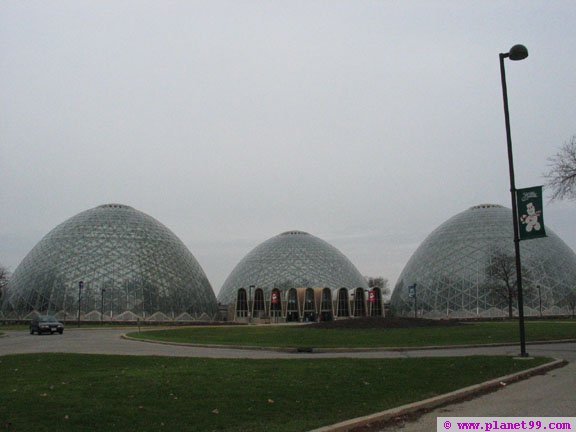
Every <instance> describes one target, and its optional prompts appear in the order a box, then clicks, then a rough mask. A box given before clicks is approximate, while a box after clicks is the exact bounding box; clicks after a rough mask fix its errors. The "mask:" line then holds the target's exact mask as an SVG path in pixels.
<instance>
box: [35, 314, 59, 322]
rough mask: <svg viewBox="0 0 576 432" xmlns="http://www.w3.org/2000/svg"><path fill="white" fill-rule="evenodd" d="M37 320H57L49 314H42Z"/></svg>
mask: <svg viewBox="0 0 576 432" xmlns="http://www.w3.org/2000/svg"><path fill="white" fill-rule="evenodd" d="M38 321H40V322H58V320H57V319H56V318H54V317H53V316H51V315H42V316H41V317H40V318H38Z"/></svg>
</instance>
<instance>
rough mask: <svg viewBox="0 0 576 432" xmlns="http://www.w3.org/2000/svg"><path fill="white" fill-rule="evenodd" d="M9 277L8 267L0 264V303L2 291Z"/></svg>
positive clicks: (0, 301) (4, 289)
mask: <svg viewBox="0 0 576 432" xmlns="http://www.w3.org/2000/svg"><path fill="white" fill-rule="evenodd" d="M9 277H10V272H9V271H8V269H7V268H6V267H4V266H3V265H2V264H0V304H1V303H2V298H3V297H4V292H5V291H6V286H7V285H8V278H9Z"/></svg>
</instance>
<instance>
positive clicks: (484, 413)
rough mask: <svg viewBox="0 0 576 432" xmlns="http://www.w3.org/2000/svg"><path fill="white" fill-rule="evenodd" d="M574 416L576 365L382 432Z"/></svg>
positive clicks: (447, 407)
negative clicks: (440, 421) (472, 420)
mask: <svg viewBox="0 0 576 432" xmlns="http://www.w3.org/2000/svg"><path fill="white" fill-rule="evenodd" d="M527 416H530V417H574V416H576V363H573V362H571V363H570V364H569V365H568V366H565V367H563V368H560V369H555V370H553V371H551V372H549V373H547V374H546V375H540V376H535V377H532V378H530V379H527V380H524V381H520V382H517V383H514V384H512V385H509V386H506V387H505V388H503V389H501V390H499V391H497V392H494V393H489V394H486V395H483V396H480V397H477V398H475V399H472V400H468V401H465V402H462V403H458V404H453V405H448V406H446V407H443V408H439V409H436V410H434V411H431V412H429V413H427V414H425V415H423V416H421V417H419V418H418V419H416V420H414V421H410V422H407V423H398V424H395V425H390V426H389V427H386V428H384V429H382V428H375V429H373V431H379V432H392V431H402V432H429V431H435V430H436V418H437V417H527Z"/></svg>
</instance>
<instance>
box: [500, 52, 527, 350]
mask: <svg viewBox="0 0 576 432" xmlns="http://www.w3.org/2000/svg"><path fill="white" fill-rule="evenodd" d="M499 57H500V76H501V80H502V97H503V99H504V121H505V122H506V142H507V147H508V170H509V173H510V195H511V197H512V219H513V224H514V251H515V255H516V281H517V287H518V321H519V325H520V356H521V357H528V353H527V352H526V334H525V330H524V298H523V293H522V264H521V261H520V228H519V226H518V208H517V206H516V184H515V181H514V158H513V155H512V135H511V133H510V112H509V111H508V90H507V87H506V72H505V70H504V59H506V58H508V59H510V60H513V61H518V60H524V59H525V58H526V57H528V49H527V48H526V47H525V46H524V45H514V46H513V47H512V48H510V51H509V52H507V53H500V54H499Z"/></svg>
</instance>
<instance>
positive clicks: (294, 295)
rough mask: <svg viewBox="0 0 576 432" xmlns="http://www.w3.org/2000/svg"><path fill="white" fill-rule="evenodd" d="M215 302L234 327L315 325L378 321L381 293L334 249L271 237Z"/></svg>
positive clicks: (314, 241)
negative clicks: (363, 319) (360, 319)
mask: <svg viewBox="0 0 576 432" xmlns="http://www.w3.org/2000/svg"><path fill="white" fill-rule="evenodd" d="M218 301H219V302H220V303H222V304H226V305H229V308H230V314H229V316H230V317H231V318H234V319H235V320H237V321H238V320H239V321H248V320H252V321H256V322H267V321H270V320H271V321H317V320H331V319H334V318H348V317H353V316H370V315H372V316H382V313H383V308H382V293H381V292H380V290H378V289H377V290H373V291H369V288H368V285H367V284H366V281H365V279H364V277H362V275H361V274H360V272H359V271H358V270H357V269H356V267H355V266H354V265H353V264H352V263H351V262H350V260H348V258H346V257H345V256H344V255H343V254H342V253H341V252H340V251H339V250H338V249H336V248H335V247H333V246H331V245H330V244H328V243H326V242H325V241H324V240H321V239H319V238H318V237H315V236H313V235H310V234H308V233H305V232H302V231H288V232H285V233H282V234H280V235H277V236H275V237H272V238H270V239H268V240H266V241H265V242H263V243H261V244H260V245H259V246H257V247H256V248H254V249H253V250H252V251H251V252H250V253H248V254H247V255H246V256H245V257H244V258H243V259H242V260H241V261H240V262H239V263H238V265H237V266H236V267H235V268H234V270H233V271H232V273H231V274H230V276H228V278H227V279H226V281H225V282H224V285H223V286H222V289H221V290H220V293H219V295H218Z"/></svg>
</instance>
